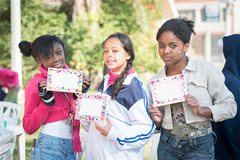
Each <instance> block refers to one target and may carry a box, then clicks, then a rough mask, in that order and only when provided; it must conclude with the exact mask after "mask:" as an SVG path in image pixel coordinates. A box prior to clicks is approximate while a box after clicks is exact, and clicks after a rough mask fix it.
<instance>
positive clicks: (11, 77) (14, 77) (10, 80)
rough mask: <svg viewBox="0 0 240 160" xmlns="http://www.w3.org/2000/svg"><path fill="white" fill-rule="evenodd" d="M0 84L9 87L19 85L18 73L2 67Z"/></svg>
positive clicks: (0, 69)
mask: <svg viewBox="0 0 240 160" xmlns="http://www.w3.org/2000/svg"><path fill="white" fill-rule="evenodd" d="M0 86H1V87H6V88H8V89H10V88H15V87H18V86H19V80H18V73H17V72H15V71H12V70H10V69H5V68H0Z"/></svg>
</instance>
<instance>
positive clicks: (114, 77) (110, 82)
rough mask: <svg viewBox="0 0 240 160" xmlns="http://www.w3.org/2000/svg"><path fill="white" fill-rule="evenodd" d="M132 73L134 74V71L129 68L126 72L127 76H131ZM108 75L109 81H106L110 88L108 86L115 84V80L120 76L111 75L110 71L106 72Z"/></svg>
mask: <svg viewBox="0 0 240 160" xmlns="http://www.w3.org/2000/svg"><path fill="white" fill-rule="evenodd" d="M133 73H135V71H134V69H133V68H131V69H130V70H129V71H128V75H130V74H133ZM108 75H109V80H108V83H107V86H110V85H112V84H113V83H114V82H115V80H116V79H117V78H118V76H119V75H120V74H117V73H113V72H112V71H110V70H108Z"/></svg>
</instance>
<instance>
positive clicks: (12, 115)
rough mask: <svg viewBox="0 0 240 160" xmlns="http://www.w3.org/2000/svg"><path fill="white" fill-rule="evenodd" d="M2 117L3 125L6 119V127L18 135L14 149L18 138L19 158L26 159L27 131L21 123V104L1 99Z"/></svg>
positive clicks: (0, 112)
mask: <svg viewBox="0 0 240 160" xmlns="http://www.w3.org/2000/svg"><path fill="white" fill-rule="evenodd" d="M0 117H1V125H3V123H4V122H3V121H4V120H5V121H6V123H7V125H6V128H7V129H9V130H11V131H12V132H13V135H14V136H16V138H14V141H13V143H14V146H13V149H14V148H15V144H16V140H17V150H18V159H20V160H25V147H26V146H25V132H24V130H23V128H22V125H21V124H19V117H20V106H19V105H18V104H16V103H12V102H5V101H0ZM13 149H12V153H13Z"/></svg>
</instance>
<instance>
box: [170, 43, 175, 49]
mask: <svg viewBox="0 0 240 160" xmlns="http://www.w3.org/2000/svg"><path fill="white" fill-rule="evenodd" d="M169 46H170V48H172V49H174V48H176V47H177V45H176V44H170V45H169Z"/></svg>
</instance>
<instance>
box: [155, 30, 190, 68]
mask: <svg viewBox="0 0 240 160" xmlns="http://www.w3.org/2000/svg"><path fill="white" fill-rule="evenodd" d="M188 47H189V43H186V44H184V43H183V42H182V41H181V40H180V39H179V38H177V37H176V36H175V35H174V34H173V32H170V31H166V32H163V33H162V34H161V36H160V37H159V38H158V53H159V55H160V57H161V59H162V60H163V62H164V63H165V64H166V65H176V64H177V63H181V62H182V61H184V60H185V53H186V52H187V51H188Z"/></svg>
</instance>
